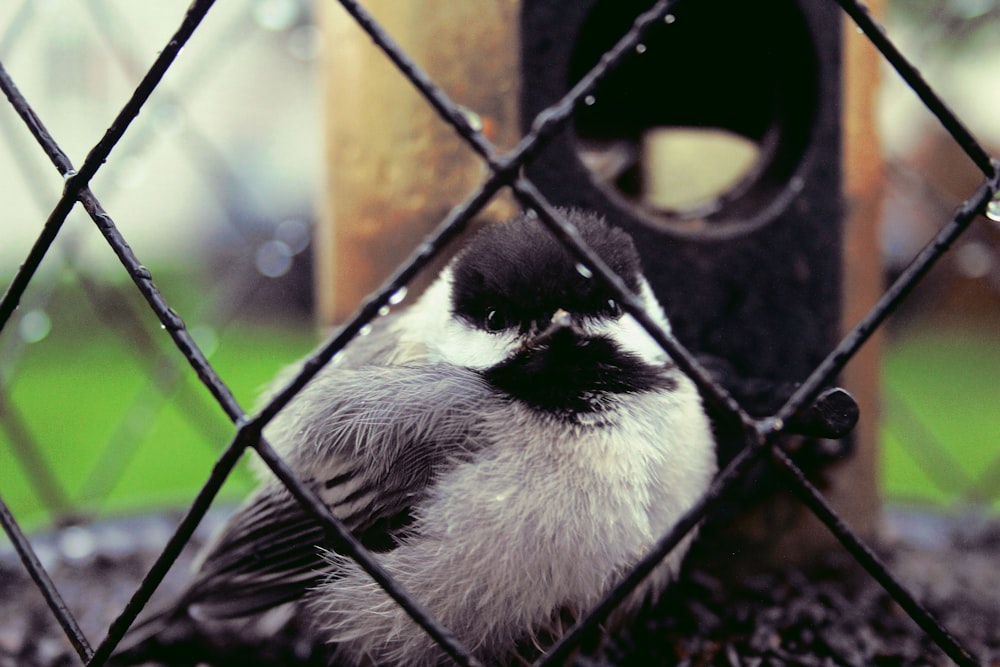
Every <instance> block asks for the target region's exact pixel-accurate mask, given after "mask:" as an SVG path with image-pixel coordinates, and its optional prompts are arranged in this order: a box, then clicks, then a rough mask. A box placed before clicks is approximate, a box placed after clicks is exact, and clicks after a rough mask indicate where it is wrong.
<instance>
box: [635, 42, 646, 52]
mask: <svg viewBox="0 0 1000 667" xmlns="http://www.w3.org/2000/svg"><path fill="white" fill-rule="evenodd" d="M635 52H636V53H638V54H643V53H645V52H646V45H645V44H636V45H635Z"/></svg>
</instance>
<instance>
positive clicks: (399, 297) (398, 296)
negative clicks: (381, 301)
mask: <svg viewBox="0 0 1000 667" xmlns="http://www.w3.org/2000/svg"><path fill="white" fill-rule="evenodd" d="M406 292H407V289H406V288H405V287H400V288H399V289H398V290H396V291H395V292H393V293H392V296H390V297H389V303H390V304H391V305H393V306H398V305H399V304H401V303H403V299H405V298H406Z"/></svg>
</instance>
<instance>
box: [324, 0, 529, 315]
mask: <svg viewBox="0 0 1000 667" xmlns="http://www.w3.org/2000/svg"><path fill="white" fill-rule="evenodd" d="M364 7H365V9H366V10H367V11H369V12H370V13H371V14H372V15H373V16H374V18H375V19H376V20H377V21H378V22H379V23H380V24H381V25H382V26H383V28H385V30H386V31H387V32H388V33H389V35H390V36H391V37H392V38H393V39H394V40H395V41H396V42H397V43H398V44H399V45H400V46H402V48H403V49H404V50H405V51H406V53H407V54H409V56H410V57H411V58H412V59H413V60H414V61H415V62H416V63H417V64H418V65H419V66H420V67H421V68H422V69H423V70H424V71H425V72H427V74H428V75H430V76H431V77H432V78H433V79H434V81H435V82H436V83H437V84H438V85H439V86H441V87H442V88H443V89H444V91H445V92H446V93H447V94H448V95H449V96H450V97H451V98H452V99H453V100H454V101H455V102H457V103H459V104H461V105H462V106H464V107H465V108H466V109H468V110H469V112H470V114H471V116H470V117H471V118H473V119H475V122H476V123H478V124H480V125H481V126H482V131H483V133H484V134H485V135H486V137H487V138H488V139H490V141H492V142H494V143H496V144H498V145H499V146H501V147H509V146H512V145H513V144H514V142H515V141H516V140H517V138H518V133H517V130H518V124H517V115H516V114H517V100H518V68H517V59H518V47H517V45H518V39H517V11H518V7H519V3H518V2H511V1H510V0H480V1H478V2H450V1H449V0H415V1H413V2H398V1H393V0H372V1H371V2H366V3H365V4H364ZM322 8H323V9H322V14H323V16H322V20H323V22H324V24H325V35H326V44H327V48H326V49H325V58H326V66H325V67H324V74H323V77H324V87H325V104H326V121H327V133H326V156H327V159H326V165H327V175H326V188H325V193H324V202H323V208H324V210H323V215H322V222H321V224H320V226H319V229H318V232H317V243H316V252H317V256H318V262H317V265H318V268H317V283H318V296H317V298H318V306H319V308H318V310H319V314H320V318H321V322H322V323H323V324H324V325H327V326H329V325H331V324H334V323H336V322H339V321H341V320H343V319H344V318H345V317H346V316H348V315H349V314H350V313H352V312H353V311H354V310H355V308H357V306H358V304H359V303H360V302H361V300H362V299H363V298H364V297H365V296H366V295H368V294H369V293H370V292H371V291H372V290H373V289H374V288H375V287H377V286H378V285H379V284H380V283H381V282H382V281H383V280H384V279H385V278H386V277H387V276H389V275H390V274H391V273H392V272H393V270H394V269H395V267H396V266H397V265H398V264H399V263H400V262H401V261H402V260H403V259H405V258H406V257H407V255H408V254H409V253H410V252H411V251H412V250H413V249H414V248H416V247H417V245H418V244H419V243H420V241H421V239H422V238H423V236H424V235H425V234H426V233H427V232H428V231H430V230H431V229H432V228H433V227H434V226H435V225H436V224H437V223H438V222H440V221H441V220H442V219H443V218H444V216H445V214H446V213H447V211H448V210H449V209H451V207H452V206H454V205H455V204H456V203H458V202H460V201H461V200H462V199H463V198H464V197H465V196H466V195H467V194H468V193H469V192H470V191H471V190H472V189H473V188H474V187H476V186H477V185H478V184H479V183H480V182H481V181H482V180H483V177H484V175H485V174H486V169H485V167H484V166H483V164H482V162H481V160H480V158H479V157H478V156H477V155H476V154H475V153H474V152H473V151H472V150H470V149H469V148H468V146H467V145H465V144H464V142H462V141H461V140H460V139H459V138H458V137H457V136H456V135H455V132H454V131H453V130H452V128H450V127H448V126H447V125H446V124H445V123H444V122H443V121H442V120H441V119H440V118H439V117H438V116H437V115H436V113H435V112H434V110H433V109H431V108H430V106H429V105H428V104H427V102H426V101H425V100H424V99H422V98H421V96H420V95H419V94H418V93H417V92H416V91H415V90H414V88H413V86H412V85H410V84H409V83H408V82H407V81H406V80H404V78H403V77H402V76H401V75H400V74H399V71H398V70H397V69H396V67H395V66H394V65H393V64H392V63H391V62H389V60H388V58H387V57H386V56H385V54H384V53H382V52H381V51H380V50H378V49H377V48H376V47H375V46H374V45H373V44H372V42H371V39H370V38H369V36H368V35H366V34H365V33H364V32H363V31H362V29H361V28H360V27H359V26H358V25H357V23H356V22H355V21H354V20H353V19H352V18H351V17H350V16H348V15H347V13H346V12H345V11H344V10H343V9H342V8H341V7H338V6H337V5H336V3H324V4H323V5H322ZM512 213H513V206H512V205H511V203H510V200H504V199H500V200H495V203H494V204H493V205H492V206H490V207H489V208H488V209H487V210H486V212H485V216H484V217H486V218H498V219H500V218H506V217H509V216H510V214H512ZM428 280H429V276H425V277H424V280H423V281H418V282H417V283H416V284H415V285H413V286H411V289H410V294H411V295H412V294H413V292H414V291H415V290H419V289H420V287H421V285H422V284H423V285H425V284H426V282H427V281H428Z"/></svg>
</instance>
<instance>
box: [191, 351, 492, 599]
mask: <svg viewBox="0 0 1000 667" xmlns="http://www.w3.org/2000/svg"><path fill="white" fill-rule="evenodd" d="M488 396H489V390H488V389H487V387H486V385H485V384H484V383H483V382H482V380H481V379H480V378H479V377H478V376H477V375H475V374H474V373H471V372H469V371H466V370H464V369H459V368H456V367H453V366H447V365H437V366H426V367H399V366H388V367H363V368H360V369H350V368H346V369H345V368H329V369H324V371H323V372H321V373H320V374H319V375H317V377H316V378H314V380H313V381H312V382H310V383H309V384H308V385H307V386H306V388H305V389H304V390H303V392H302V393H301V394H300V395H299V396H297V397H296V398H295V399H294V400H293V401H292V402H291V403H290V404H289V405H288V406H287V408H286V409H285V410H283V411H282V412H281V413H279V414H278V416H277V417H276V418H275V420H274V421H273V422H272V424H271V425H269V426H268V428H267V430H266V432H265V433H266V436H267V438H268V440H269V441H270V442H271V443H272V444H273V445H274V446H275V447H276V448H277V449H278V450H279V452H280V453H281V454H282V456H283V457H284V458H285V460H286V461H287V462H288V463H289V465H290V466H291V467H292V469H293V470H294V471H295V472H296V474H297V475H299V478H300V479H302V480H303V481H305V482H307V483H308V484H309V485H310V486H311V487H312V488H313V490H314V491H316V493H317V494H319V496H320V497H321V498H322V499H323V500H324V502H325V503H326V504H327V505H328V507H330V509H331V511H332V513H333V514H334V515H335V516H337V517H338V518H339V519H341V520H342V521H344V523H345V525H346V526H347V527H348V528H349V529H350V530H351V531H352V532H353V533H354V534H355V536H356V537H358V538H359V539H360V540H361V541H362V543H363V544H365V545H366V546H367V547H368V548H370V549H372V550H375V551H383V550H386V549H390V548H392V547H393V546H394V544H395V539H396V536H397V535H398V533H399V532H400V531H401V530H403V529H405V528H406V526H408V525H409V523H410V521H411V519H412V517H411V515H410V510H411V508H412V507H413V506H414V504H415V503H417V502H419V500H420V499H421V498H423V497H424V495H425V493H426V489H427V487H428V485H429V484H430V483H431V481H432V480H433V479H434V477H435V476H436V475H438V474H440V473H441V472H442V471H444V470H446V469H447V468H449V467H450V466H451V465H453V464H454V462H456V461H458V460H460V459H461V458H462V457H463V455H466V454H468V453H471V452H472V451H475V450H476V449H478V448H479V447H480V446H481V443H482V441H483V438H482V437H480V436H479V435H478V434H477V427H476V424H477V423H478V421H479V418H478V415H479V413H480V411H481V410H482V409H483V408H484V406H485V399H486V398H488ZM321 548H322V549H329V548H331V545H329V544H324V531H323V529H322V528H320V526H319V525H318V523H317V522H316V521H315V520H314V519H313V517H312V516H311V515H310V514H308V513H307V512H306V511H305V510H304V509H303V508H302V507H301V506H300V505H299V503H298V502H297V501H296V500H295V499H294V498H293V497H292V496H291V494H290V493H289V492H288V491H287V490H285V489H284V487H283V486H281V485H280V483H278V482H276V481H274V480H271V481H269V482H267V483H266V484H265V485H264V486H263V487H262V488H261V489H259V490H258V491H257V492H256V493H255V494H254V495H253V496H251V498H250V499H249V500H248V501H247V503H246V504H244V506H243V507H242V508H241V509H240V510H238V511H237V513H236V514H235V515H234V516H233V517H232V519H231V520H230V521H229V522H227V524H226V526H225V528H224V529H223V532H222V533H221V534H220V535H219V536H218V537H217V538H216V540H215V541H214V542H213V544H212V545H211V546H210V548H209V549H208V550H207V555H206V556H205V557H204V559H203V562H202V563H201V568H200V570H199V572H198V574H197V576H196V578H195V580H194V581H193V582H192V585H191V587H190V588H189V589H188V592H187V594H186V595H185V596H184V598H183V600H184V601H185V602H186V604H187V606H188V607H189V609H190V610H191V611H192V613H194V614H195V615H197V616H199V617H214V618H230V617H235V616H242V615H247V614H251V613H256V612H259V611H261V610H264V609H267V608H269V607H272V606H276V605H278V604H282V603H284V602H289V601H292V600H294V599H297V598H298V597H300V596H302V595H303V594H304V593H305V592H306V591H307V590H308V589H309V588H311V587H313V586H315V585H316V584H318V583H319V582H320V581H321V580H323V579H324V578H326V577H328V576H330V575H331V574H333V573H332V572H331V571H330V568H331V566H330V565H329V562H328V561H327V560H325V559H324V558H323V557H322V551H321Z"/></svg>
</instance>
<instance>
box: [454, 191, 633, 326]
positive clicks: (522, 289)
mask: <svg viewBox="0 0 1000 667" xmlns="http://www.w3.org/2000/svg"><path fill="white" fill-rule="evenodd" d="M561 212H562V213H563V215H565V216H566V218H567V219H568V220H569V221H570V222H571V223H573V224H574V225H575V226H576V228H577V229H578V230H579V231H580V235H581V236H582V237H583V240H584V242H585V243H586V244H587V245H588V246H590V247H591V248H592V249H593V250H594V251H595V252H596V253H597V255H598V256H599V257H600V258H601V259H602V260H603V261H604V263H605V264H607V265H608V267H609V268H610V269H611V270H612V271H614V272H615V273H617V274H618V275H619V276H620V277H621V278H622V280H624V281H625V284H626V286H628V288H629V289H630V290H631V291H632V292H637V291H638V289H639V276H640V275H641V272H642V268H641V265H640V262H639V254H638V253H637V252H636V249H635V245H634V244H633V243H632V239H631V237H629V235H628V234H626V233H625V232H623V231H622V230H620V229H618V228H616V227H612V226H611V225H609V224H607V223H606V222H605V221H604V220H603V219H602V218H601V217H599V216H597V215H595V214H592V213H588V212H585V211H580V210H577V209H568V210H567V209H561ZM588 274H589V271H588V270H587V269H585V268H583V267H582V265H580V264H579V263H578V262H577V261H576V259H575V258H574V257H573V255H572V254H571V253H570V251H569V250H568V249H567V248H565V247H564V246H563V245H562V243H560V241H559V240H557V239H556V238H555V237H554V236H553V234H552V233H551V232H550V231H549V230H548V229H547V228H546V227H545V225H544V224H542V222H541V221H540V220H538V219H537V218H536V217H534V216H533V215H532V214H523V215H521V216H519V217H517V218H514V219H512V220H510V221H508V222H503V223H496V224H492V225H489V226H487V227H485V228H484V229H483V230H482V231H480V232H479V233H478V234H477V235H476V236H475V237H474V238H473V239H472V240H471V241H470V242H469V245H468V246H467V247H466V248H465V249H464V250H463V252H462V253H461V255H460V256H459V257H458V259H457V260H456V263H455V265H454V287H453V291H452V310H453V312H454V313H455V315H456V316H458V317H462V318H464V319H465V320H466V321H468V322H469V323H470V324H472V325H473V326H478V327H483V328H496V329H502V328H509V327H526V326H528V325H529V324H530V323H539V324H541V325H543V326H544V324H545V323H547V322H548V320H549V318H551V317H552V314H553V313H554V312H555V311H556V310H557V309H559V308H563V309H565V310H567V311H569V312H571V313H573V314H574V315H576V316H584V317H585V316H594V317H598V316H602V315H608V314H609V310H613V309H615V308H617V306H616V305H615V303H614V301H613V299H614V296H613V295H612V294H611V292H610V291H609V290H608V289H607V287H605V286H604V285H603V284H602V282H601V281H600V280H597V279H594V278H592V277H589V275H588ZM491 312H493V313H495V315H494V316H493V317H492V318H491Z"/></svg>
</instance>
